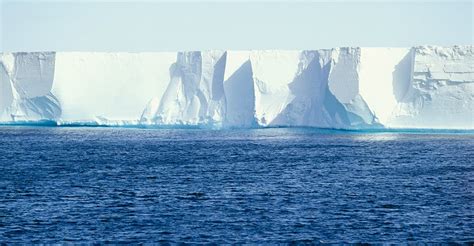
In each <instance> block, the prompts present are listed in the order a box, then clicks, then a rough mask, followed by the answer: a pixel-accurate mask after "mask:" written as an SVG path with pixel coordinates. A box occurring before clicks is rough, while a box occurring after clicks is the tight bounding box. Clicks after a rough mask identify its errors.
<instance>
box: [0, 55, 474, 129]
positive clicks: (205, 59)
mask: <svg viewBox="0 0 474 246" xmlns="http://www.w3.org/2000/svg"><path fill="white" fill-rule="evenodd" d="M0 78H1V80H0V123H1V122H3V123H15V122H39V121H53V122H57V123H58V124H99V125H157V126H175V125H181V126H211V127H223V128H227V127H239V128H248V127H277V126H287V127H299V126H306V127H323V128H338V129H372V128H436V129H474V48H473V46H453V47H436V46H420V47H414V48H358V47H356V48H335V49H327V50H303V51H277V50H275V51H217V50H215V51H192V52H177V53H175V52H159V53H154V52H150V53H89V52H56V53H55V52H32V53H24V52H22V53H3V54H0Z"/></svg>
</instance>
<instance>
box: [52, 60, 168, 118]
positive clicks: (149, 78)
mask: <svg viewBox="0 0 474 246" xmlns="http://www.w3.org/2000/svg"><path fill="white" fill-rule="evenodd" d="M175 61H176V53H171V52H170V53H165V52H163V53H84V52H60V53H58V54H57V55H56V73H55V78H54V88H53V93H54V94H55V95H57V97H58V98H59V100H60V101H61V106H62V109H63V114H62V116H61V121H65V122H78V121H80V122H99V123H101V124H122V123H123V124H129V123H137V122H138V120H139V119H140V115H141V114H142V112H143V109H144V107H145V105H146V104H147V103H148V102H149V101H150V99H151V98H153V97H161V96H162V95H163V92H164V91H165V89H166V87H167V86H168V83H169V67H170V66H171V64H173V63H174V62H175Z"/></svg>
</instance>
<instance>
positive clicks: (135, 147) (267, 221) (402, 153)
mask: <svg viewBox="0 0 474 246" xmlns="http://www.w3.org/2000/svg"><path fill="white" fill-rule="evenodd" d="M473 160H474V134H473V133H465V132H460V133H459V132H423V131H408V132H396V131H393V132H378V131H375V132H351V131H331V130H320V129H287V128H277V129H254V130H205V129H134V128H100V127H28V126H22V127H15V126H3V127H0V242H7V243H8V242H12V243H14V242H23V243H68V242H72V243H74V242H77V243H96V242H103V243H107V242H109V243H138V242H149V243H153V242H156V243H167V242H169V243H180V242H185V243H217V244H221V243H270V244H273V243H360V242H364V243H401V242H426V243H429V242H433V243H436V242H444V243H446V242H455V243H465V244H472V242H474V163H473Z"/></svg>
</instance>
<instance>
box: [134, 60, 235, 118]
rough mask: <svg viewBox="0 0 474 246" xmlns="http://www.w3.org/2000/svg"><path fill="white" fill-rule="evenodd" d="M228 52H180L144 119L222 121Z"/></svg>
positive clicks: (144, 114) (149, 105)
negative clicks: (160, 94) (161, 89)
mask: <svg viewBox="0 0 474 246" xmlns="http://www.w3.org/2000/svg"><path fill="white" fill-rule="evenodd" d="M225 65H226V52H223V51H208V52H200V51H195V52H179V53H178V55H177V61H176V63H174V64H172V65H171V67H170V69H169V73H170V81H169V84H168V86H167V88H166V90H165V92H164V94H163V96H162V97H161V98H160V97H156V98H155V99H153V100H152V101H151V102H150V103H149V104H148V106H147V108H146V109H145V111H144V113H143V115H142V118H141V122H143V123H148V124H150V123H152V124H153V123H154V124H191V125H193V124H219V123H221V122H222V121H223V117H224V116H225V109H226V108H225V96H224V84H223V83H224V70H225Z"/></svg>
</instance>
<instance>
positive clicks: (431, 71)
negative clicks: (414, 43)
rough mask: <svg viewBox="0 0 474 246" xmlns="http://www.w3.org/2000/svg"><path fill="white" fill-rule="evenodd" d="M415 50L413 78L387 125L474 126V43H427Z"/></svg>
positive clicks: (459, 127)
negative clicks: (463, 44)
mask: <svg viewBox="0 0 474 246" xmlns="http://www.w3.org/2000/svg"><path fill="white" fill-rule="evenodd" d="M413 52H414V54H413V58H412V61H411V63H412V65H411V67H412V71H411V73H410V74H411V79H410V80H409V82H408V85H407V86H406V87H405V88H403V90H405V91H406V92H405V93H400V94H399V96H398V97H399V99H400V100H399V104H398V105H397V107H396V109H395V111H394V113H393V117H392V120H391V121H390V122H389V123H388V124H387V125H390V126H393V127H402V128H405V127H423V128H458V129H464V128H469V129H472V128H474V48H473V46H454V47H452V48H441V47H430V46H424V47H415V48H414V49H413ZM402 75H403V73H400V75H399V76H402ZM395 77H396V76H395V75H394V78H395ZM397 79H398V78H397ZM394 89H396V88H394ZM395 91H398V90H395Z"/></svg>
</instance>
